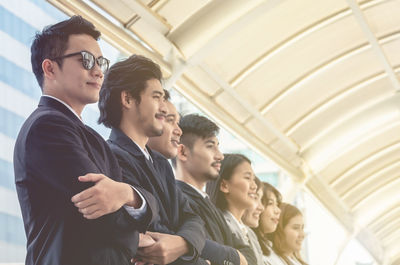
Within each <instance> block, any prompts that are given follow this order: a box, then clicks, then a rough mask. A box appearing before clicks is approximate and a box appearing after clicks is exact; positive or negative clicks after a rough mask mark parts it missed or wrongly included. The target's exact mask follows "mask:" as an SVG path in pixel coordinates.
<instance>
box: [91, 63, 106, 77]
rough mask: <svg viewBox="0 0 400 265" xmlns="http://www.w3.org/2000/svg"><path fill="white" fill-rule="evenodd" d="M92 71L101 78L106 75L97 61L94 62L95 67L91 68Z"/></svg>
mask: <svg viewBox="0 0 400 265" xmlns="http://www.w3.org/2000/svg"><path fill="white" fill-rule="evenodd" d="M91 72H92V74H93V75H94V76H96V77H99V78H101V79H103V77H104V73H103V71H102V70H101V68H100V66H99V64H98V63H97V62H94V65H93V68H92V69H91Z"/></svg>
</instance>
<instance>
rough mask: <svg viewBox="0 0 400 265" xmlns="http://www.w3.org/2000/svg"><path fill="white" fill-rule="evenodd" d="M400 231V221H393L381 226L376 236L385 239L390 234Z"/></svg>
mask: <svg viewBox="0 0 400 265" xmlns="http://www.w3.org/2000/svg"><path fill="white" fill-rule="evenodd" d="M397 230H400V222H399V219H397V218H396V219H393V220H391V221H390V222H387V223H385V225H384V226H381V227H380V229H379V230H376V231H375V232H374V234H375V235H376V236H377V237H378V238H384V237H386V236H387V235H388V234H391V233H393V231H397Z"/></svg>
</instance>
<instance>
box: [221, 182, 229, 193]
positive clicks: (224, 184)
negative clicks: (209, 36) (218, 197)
mask: <svg viewBox="0 0 400 265" xmlns="http://www.w3.org/2000/svg"><path fill="white" fill-rule="evenodd" d="M219 190H220V191H222V192H223V193H226V194H228V193H229V184H228V182H227V181H226V180H225V179H222V180H221V183H220V184H219Z"/></svg>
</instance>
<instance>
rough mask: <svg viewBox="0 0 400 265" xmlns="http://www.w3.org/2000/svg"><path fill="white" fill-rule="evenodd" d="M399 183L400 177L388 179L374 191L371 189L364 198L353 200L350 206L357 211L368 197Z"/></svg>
mask: <svg viewBox="0 0 400 265" xmlns="http://www.w3.org/2000/svg"><path fill="white" fill-rule="evenodd" d="M399 184H400V178H396V179H392V180H390V181H387V182H385V183H383V184H381V185H379V186H378V187H376V189H375V190H374V191H371V192H369V193H368V194H366V195H365V196H364V197H363V198H361V199H359V200H357V201H356V202H353V203H352V204H351V206H350V207H351V208H352V209H353V211H357V210H358V209H359V208H360V207H361V205H362V204H363V203H365V202H366V201H367V200H368V199H370V198H371V197H373V196H374V195H376V194H378V193H381V192H383V191H384V190H387V189H389V188H393V187H394V186H395V185H399ZM399 197H400V196H399Z"/></svg>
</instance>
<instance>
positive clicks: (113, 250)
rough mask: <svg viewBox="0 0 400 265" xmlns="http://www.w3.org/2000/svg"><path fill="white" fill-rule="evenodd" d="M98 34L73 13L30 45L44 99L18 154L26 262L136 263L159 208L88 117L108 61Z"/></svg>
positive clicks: (27, 125)
mask: <svg viewBox="0 0 400 265" xmlns="http://www.w3.org/2000/svg"><path fill="white" fill-rule="evenodd" d="M99 37H100V32H99V31H97V30H96V29H95V28H94V26H93V24H91V23H90V22H89V21H87V20H84V19H83V18H82V17H79V16H74V17H72V18H70V19H68V20H66V21H63V22H60V23H58V24H55V25H52V26H49V27H46V28H45V29H44V30H43V31H42V32H41V33H38V34H37V35H36V36H35V39H34V41H33V44H32V46H31V52H32V56H31V61H32V69H33V72H34V74H35V76H36V78H37V80H38V83H39V85H40V87H41V88H42V92H43V96H42V97H41V99H40V102H39V106H38V108H37V109H36V110H35V111H34V112H33V113H32V114H31V115H30V116H29V117H28V119H27V120H26V121H25V123H24V125H23V126H22V128H21V131H20V133H19V135H18V138H17V141H16V145H15V151H14V170H15V181H16V187H17V193H18V199H19V202H20V205H21V210H22V215H23V219H24V224H25V232H26V235H27V256H26V261H25V264H29V265H31V264H118V265H119V264H130V260H131V258H132V257H133V256H135V254H136V250H137V247H138V246H143V244H144V242H145V240H141V241H140V242H139V232H140V231H142V232H144V231H146V230H147V227H148V225H149V223H150V222H151V221H152V219H153V218H154V217H155V214H153V213H156V212H157V211H158V210H157V205H156V202H155V199H154V197H153V196H152V195H151V194H150V193H148V192H146V191H145V190H143V189H141V188H137V187H132V186H129V185H127V184H125V183H122V182H120V181H121V180H122V175H121V170H120V168H119V166H118V163H117V161H116V159H115V157H114V156H113V154H112V152H111V150H110V149H109V147H108V145H107V144H106V142H105V141H104V140H103V138H102V137H101V136H100V135H99V134H98V133H96V132H95V131H94V130H93V129H91V128H90V127H88V126H86V125H85V124H84V123H83V122H82V119H81V113H82V110H83V109H84V107H85V106H86V105H87V104H89V103H95V102H97V101H98V98H99V91H100V88H101V85H102V83H103V78H104V76H103V73H104V72H105V71H106V70H107V69H108V65H109V61H108V60H107V59H105V58H104V57H103V56H102V53H101V50H100V47H99V45H98V43H97V39H98V38H99ZM83 190H86V193H85V194H88V196H87V197H84V198H82V196H81V192H82V191H83ZM71 198H72V199H71ZM143 238H144V239H146V238H145V237H144V236H141V239H143ZM151 243H152V242H150V244H151Z"/></svg>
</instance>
